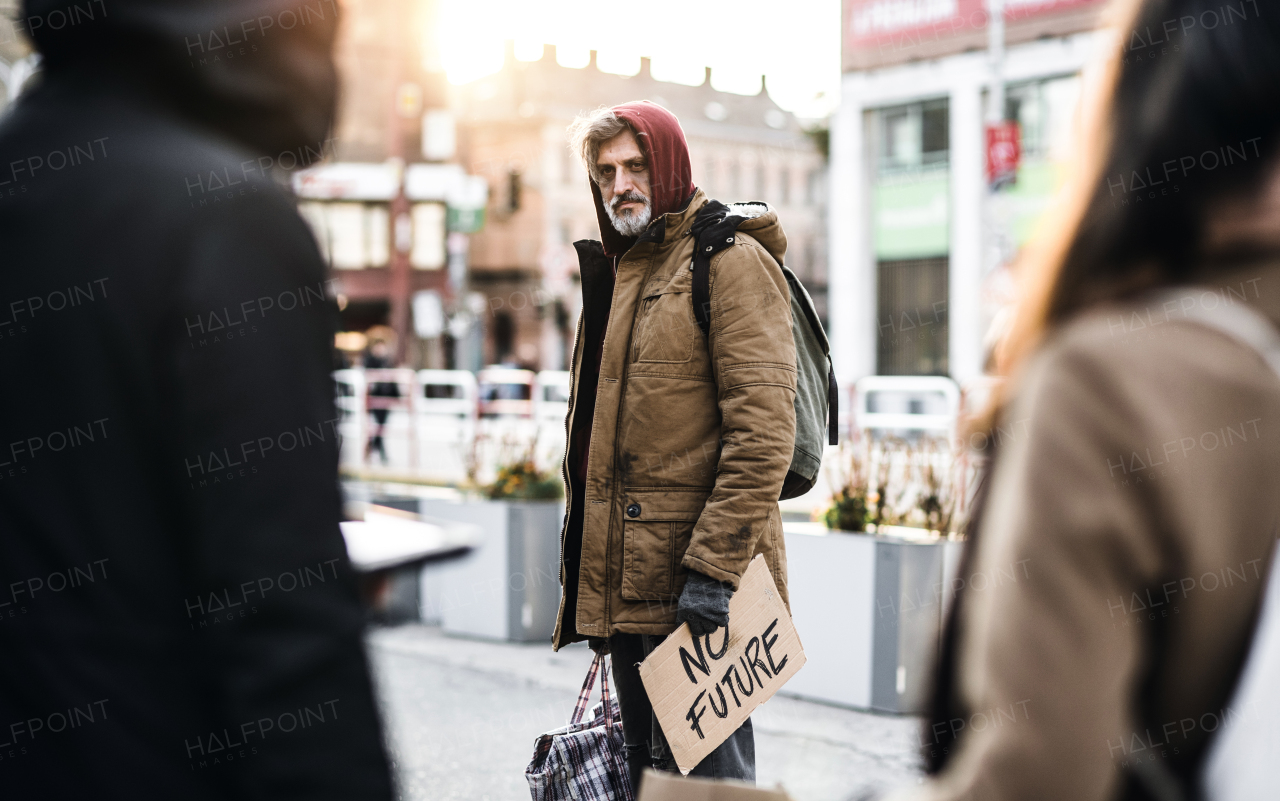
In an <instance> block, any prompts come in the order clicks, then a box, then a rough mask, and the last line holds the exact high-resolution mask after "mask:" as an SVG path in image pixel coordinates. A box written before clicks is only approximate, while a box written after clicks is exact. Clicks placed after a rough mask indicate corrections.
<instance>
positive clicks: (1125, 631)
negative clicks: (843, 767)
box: [921, 357, 1155, 801]
mask: <svg viewBox="0 0 1280 801" xmlns="http://www.w3.org/2000/svg"><path fill="white" fill-rule="evenodd" d="M1050 361H1052V362H1053V363H1052V364H1044V363H1042V364H1040V365H1038V366H1037V367H1038V369H1033V371H1032V373H1033V374H1031V375H1029V376H1028V377H1027V378H1028V380H1027V382H1026V384H1025V385H1024V392H1023V393H1021V398H1020V400H1019V402H1018V403H1016V404H1015V405H1014V407H1013V408H1012V409H1011V410H1010V414H1009V416H1008V418H1007V420H1006V423H1005V425H1004V427H1003V428H1004V431H1005V432H1007V433H1006V434H1005V435H1004V436H1003V440H1002V442H1001V443H1000V448H1001V451H1002V452H1001V455H1000V458H999V461H998V467H997V470H996V474H995V475H994V477H993V480H994V483H993V485H992V496H991V498H990V500H989V503H990V505H989V507H988V511H987V516H986V521H985V525H984V526H983V529H982V531H981V534H980V539H979V541H978V542H979V548H978V552H977V554H976V556H977V559H976V562H975V565H974V567H975V571H974V573H973V575H972V576H971V577H969V578H971V579H974V580H972V581H969V582H968V586H969V587H970V590H968V592H967V595H966V601H965V603H966V606H965V607H963V609H964V612H965V614H964V615H962V620H961V646H960V648H961V650H960V676H961V684H960V692H961V694H962V697H963V698H964V700H965V702H966V704H967V705H968V708H969V709H970V710H971V712H972V713H973V714H971V716H970V717H969V719H967V720H956V721H951V722H950V723H949V725H950V726H951V727H952V728H953V729H955V730H956V731H958V732H960V733H961V740H960V744H959V751H958V752H957V753H956V754H955V755H953V756H952V759H951V762H950V764H949V765H948V769H947V770H946V771H945V772H944V773H943V774H942V777H941V779H940V780H939V781H937V782H935V783H934V784H932V785H931V786H929V787H928V789H927V790H925V791H924V792H923V793H922V794H921V797H922V798H928V799H983V801H1014V799H1028V798H1035V799H1037V800H1038V801H1052V800H1053V799H1061V800H1062V801H1087V800H1097V801H1101V799H1106V798H1109V797H1110V796H1111V795H1112V794H1113V788H1114V787H1115V785H1116V783H1117V781H1118V780H1119V774H1118V772H1117V770H1116V768H1115V766H1114V765H1113V763H1112V760H1111V757H1110V755H1109V753H1108V749H1107V743H1108V739H1110V740H1111V741H1112V743H1113V744H1114V742H1115V741H1116V738H1117V737H1118V733H1119V732H1124V731H1132V730H1133V723H1132V721H1133V715H1132V712H1131V710H1130V708H1129V699H1130V697H1131V693H1132V688H1133V683H1134V680H1135V676H1136V673H1137V669H1138V658H1139V652H1140V647H1139V645H1140V644H1139V642H1138V639H1137V633H1136V631H1135V629H1133V628H1131V627H1119V628H1118V627H1116V626H1115V625H1114V620H1113V619H1112V617H1111V616H1110V615H1109V614H1108V606H1107V600H1108V599H1114V598H1116V597H1118V596H1119V595H1120V594H1121V593H1122V592H1123V590H1124V588H1127V587H1130V586H1132V585H1134V584H1135V583H1137V582H1135V575H1134V574H1135V573H1138V574H1140V573H1143V572H1146V571H1147V570H1150V569H1151V568H1152V566H1153V564H1154V562H1155V555H1154V554H1153V553H1151V552H1149V550H1148V549H1147V547H1146V546H1144V545H1143V543H1144V542H1150V539H1151V537H1150V534H1151V526H1152V523H1153V521H1151V520H1150V519H1148V516H1147V515H1146V514H1145V513H1144V511H1143V504H1141V503H1138V502H1137V500H1136V498H1135V495H1134V493H1133V492H1131V491H1126V490H1118V489H1116V488H1115V487H1114V486H1113V484H1112V482H1111V480H1110V478H1109V477H1108V471H1107V458H1108V456H1110V457H1111V458H1112V459H1114V458H1115V453H1116V444H1117V443H1119V442H1121V441H1123V440H1124V439H1125V437H1124V435H1123V429H1124V427H1125V424H1126V421H1124V420H1123V419H1122V418H1123V417H1124V410H1123V409H1121V408H1117V407H1116V406H1114V405H1110V404H1108V403H1106V402H1105V401H1104V400H1103V398H1102V397H1101V393H1100V392H1099V387H1098V386H1097V381H1098V377H1097V376H1096V375H1093V376H1091V375H1090V373H1091V369H1090V365H1088V364H1083V363H1072V360H1071V359H1070V358H1069V357H1068V358H1058V359H1054V360H1050ZM1108 406H1110V408H1107V407H1108ZM1130 422H1132V421H1130ZM979 576H981V577H983V578H981V579H977V577H979ZM961 578H965V577H961ZM934 734H936V733H934ZM930 736H931V733H929V732H926V733H925V738H926V741H927V740H928V738H929V737H930Z"/></svg>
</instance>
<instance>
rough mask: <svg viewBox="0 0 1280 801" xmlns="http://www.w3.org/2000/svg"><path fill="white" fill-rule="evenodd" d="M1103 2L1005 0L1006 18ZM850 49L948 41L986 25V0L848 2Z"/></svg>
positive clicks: (846, 16)
mask: <svg viewBox="0 0 1280 801" xmlns="http://www.w3.org/2000/svg"><path fill="white" fill-rule="evenodd" d="M1100 2H1101V0H1005V3H1004V16H1005V21H1006V22H1017V21H1018V20H1022V19H1028V18H1032V17H1037V16H1039V15H1041V14H1049V13H1053V12H1056V11H1064V10H1066V9H1070V8H1076V7H1083V6H1089V5H1097V4H1099V3H1100ZM844 24H845V35H844V46H845V47H846V48H857V47H863V48H865V47H875V46H885V45H906V44H910V43H916V42H926V41H933V40H944V39H948V38H950V37H952V36H956V35H959V34H963V33H972V32H975V31H980V30H984V29H985V28H986V27H987V3H986V0H845V2H844Z"/></svg>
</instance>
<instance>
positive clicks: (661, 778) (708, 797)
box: [639, 770, 791, 801]
mask: <svg viewBox="0 0 1280 801" xmlns="http://www.w3.org/2000/svg"><path fill="white" fill-rule="evenodd" d="M639 801H791V796H789V795H787V794H786V793H784V792H783V791H782V789H781V788H778V789H777V790H766V789H763V788H761V787H756V786H755V785H753V784H747V783H746V782H735V781H727V780H726V781H713V780H712V779H686V778H684V777H683V776H677V775H675V774H674V773H660V772H658V771H656V770H646V771H645V772H644V779H643V780H642V781H641V782H640V799H639Z"/></svg>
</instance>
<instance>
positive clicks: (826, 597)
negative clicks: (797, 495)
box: [783, 524, 961, 714]
mask: <svg viewBox="0 0 1280 801" xmlns="http://www.w3.org/2000/svg"><path fill="white" fill-rule="evenodd" d="M784 529H785V532H786V542H787V574H788V581H787V586H788V588H789V590H790V595H791V613H792V618H793V619H794V620H795V624H796V629H797V630H798V631H799V632H800V640H801V642H803V643H804V650H805V655H806V656H807V657H808V662H807V663H806V665H805V667H804V670H801V671H800V672H799V673H798V674H796V676H795V678H793V679H792V680H791V681H790V682H788V684H787V686H786V689H785V690H784V691H783V692H784V693H785V694H787V695H792V696H796V697H799V698H807V699H811V700H816V701H824V702H827V703H834V704H840V705H843V706H852V707H857V708H860V709H874V710H877V711H882V712H897V713H903V714H917V713H919V712H921V711H923V707H924V704H925V703H926V702H927V700H928V699H927V692H928V689H929V678H930V671H931V670H932V667H933V660H934V657H935V655H936V654H937V649H938V641H939V637H940V635H941V629H942V620H943V614H944V612H945V610H946V607H947V604H948V603H949V601H950V598H951V595H952V593H951V591H950V587H951V577H952V576H954V575H955V570H956V564H957V562H958V560H959V556H960V548H961V543H958V542H946V541H942V542H936V543H915V542H909V541H905V540H901V539H897V538H893V537H880V536H874V535H870V534H850V533H844V532H828V531H827V530H826V529H825V528H823V527H821V526H819V525H816V524H787V525H785V526H784Z"/></svg>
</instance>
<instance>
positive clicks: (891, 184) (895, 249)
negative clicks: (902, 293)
mask: <svg viewBox="0 0 1280 801" xmlns="http://www.w3.org/2000/svg"><path fill="white" fill-rule="evenodd" d="M872 193H873V194H872V214H873V226H874V231H875V254H876V258H877V259H924V258H930V257H933V256H945V255H947V253H948V252H950V250H951V174H950V171H949V170H948V169H947V168H946V167H942V168H935V169H929V170H919V171H913V172H906V173H902V174H899V175H892V176H882V177H881V178H880V179H879V180H877V181H876V184H875V186H874V188H873V189H872Z"/></svg>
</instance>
